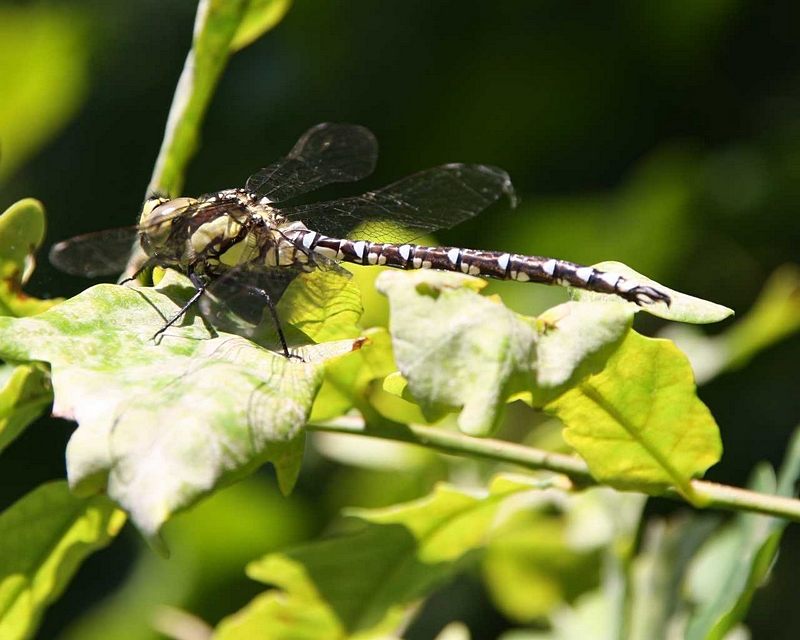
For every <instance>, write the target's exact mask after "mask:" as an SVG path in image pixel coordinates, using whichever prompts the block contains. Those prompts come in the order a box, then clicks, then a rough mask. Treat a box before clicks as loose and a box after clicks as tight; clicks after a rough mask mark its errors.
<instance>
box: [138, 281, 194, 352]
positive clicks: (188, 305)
mask: <svg viewBox="0 0 800 640" xmlns="http://www.w3.org/2000/svg"><path fill="white" fill-rule="evenodd" d="M189 279H190V280H191V281H192V284H193V285H194V286H195V288H196V289H197V291H195V292H194V294H193V295H192V297H191V298H189V300H188V301H187V302H186V304H185V305H183V306H182V307H181V310H180V311H178V313H176V314H175V315H174V316H172V317H171V318H170V319H169V320H167V323H166V324H165V325H164V326H163V327H161V328H160V329H159V330H158V331H156V332H155V333H154V334H153V337H152V338H150V339H151V340H155V339H156V338H158V336H160V335H161V334H162V333H164V332H165V331H166V330H167V329H169V328H170V327H171V326H172V325H173V324H175V323H176V322H177V321H178V320H180V319H181V318H182V317H183V316H184V315H186V312H187V311H188V310H189V309H190V308H191V306H192V305H193V304H194V303H195V302H197V301H198V300H199V299H200V296H202V295H203V294H204V293H205V292H206V286H205V285H204V284H203V283H202V282H201V281H200V278H198V277H197V276H196V275H195V274H193V273H191V274H189Z"/></svg>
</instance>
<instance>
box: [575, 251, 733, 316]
mask: <svg viewBox="0 0 800 640" xmlns="http://www.w3.org/2000/svg"><path fill="white" fill-rule="evenodd" d="M592 266H593V267H594V268H595V269H600V270H601V271H610V272H612V273H617V274H619V275H622V276H625V277H626V278H629V279H630V280H633V281H635V282H638V283H640V284H645V285H650V286H652V287H654V288H656V289H658V290H659V291H664V292H666V293H668V294H669V296H670V300H671V301H670V305H669V306H667V305H665V304H662V303H656V304H647V305H644V306H641V307H640V306H638V305H637V304H635V303H633V302H629V303H628V304H629V305H630V306H631V308H632V309H634V310H635V311H646V312H647V313H649V314H650V315H654V316H658V317H659V318H664V319H665V320H674V321H675V322H688V323H690V324H709V323H712V322H720V321H721V320H724V319H725V318H727V317H729V316H732V315H733V309H728V307H723V306H722V305H720V304H715V303H714V302H709V301H708V300H703V299H701V298H695V297H693V296H689V295H686V294H685V293H680V292H679V291H675V290H673V289H670V288H669V287H665V286H664V285H662V284H660V283H658V282H656V281H655V280H651V279H650V278H647V277H645V276H643V275H642V274H640V273H637V272H636V271H634V270H633V269H631V268H630V267H628V266H626V265H624V264H622V263H621V262H613V261H608V262H600V263H598V264H595V265H592ZM569 294H570V297H571V298H572V299H573V300H619V296H615V295H611V294H604V293H595V292H593V291H585V290H583V289H573V288H570V289H569Z"/></svg>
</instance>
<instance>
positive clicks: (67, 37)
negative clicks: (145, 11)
mask: <svg viewBox="0 0 800 640" xmlns="http://www.w3.org/2000/svg"><path fill="white" fill-rule="evenodd" d="M89 15H90V14H89V12H88V11H87V10H86V8H84V7H75V6H72V7H54V6H47V5H45V4H42V3H36V4H30V5H27V6H25V5H2V4H0V42H2V43H3V44H2V46H0V78H2V79H3V99H2V100H0V145H2V146H1V147H0V149H1V150H2V156H1V159H0V183H2V181H4V180H7V179H8V177H9V176H12V175H13V174H14V172H15V171H16V170H17V169H19V168H20V167H21V166H23V165H24V164H25V163H26V162H27V161H28V160H29V159H30V158H31V156H33V155H34V154H35V153H37V152H38V151H39V150H40V149H41V148H42V147H43V146H44V145H46V144H47V143H48V142H50V141H51V140H52V138H53V137H54V136H55V135H56V134H57V133H58V132H59V130H60V129H61V128H62V127H64V126H65V125H66V124H67V123H68V122H69V121H70V120H71V119H72V118H73V117H74V116H75V114H76V113H77V112H78V110H79V109H80V107H81V105H82V103H83V101H84V100H85V99H86V97H87V94H88V92H89V85H90V78H89V57H90V56H91V54H92V41H91V39H90V38H89V35H90V34H91V33H92V32H93V31H94V29H95V28H96V27H97V25H96V24H91V21H90V20H89Z"/></svg>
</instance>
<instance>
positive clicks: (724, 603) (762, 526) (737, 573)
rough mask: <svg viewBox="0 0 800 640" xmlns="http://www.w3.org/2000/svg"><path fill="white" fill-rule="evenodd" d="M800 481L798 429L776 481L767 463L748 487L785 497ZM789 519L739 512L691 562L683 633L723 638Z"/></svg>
mask: <svg viewBox="0 0 800 640" xmlns="http://www.w3.org/2000/svg"><path fill="white" fill-rule="evenodd" d="M798 479H800V429H798V430H796V431H795V434H794V436H793V438H792V442H791V443H790V445H789V448H788V449H787V453H786V457H785V458H784V461H783V465H782V466H781V470H780V473H779V475H778V479H777V481H776V479H775V472H774V471H773V470H772V467H770V466H769V465H768V464H766V463H765V464H761V465H759V466H757V467H756V469H755V470H754V472H753V474H752V477H751V480H750V483H749V485H748V486H749V488H750V489H751V490H753V491H758V492H761V493H768V494H776V495H780V496H784V497H794V496H796V495H797V489H796V486H797V481H798ZM787 524H788V522H787V521H786V520H782V519H780V518H775V517H771V516H761V515H756V514H752V513H739V514H737V515H736V517H735V519H734V520H733V522H731V524H730V525H729V526H728V527H726V528H725V529H723V530H722V531H721V532H720V533H719V534H718V535H717V536H715V538H713V539H712V540H711V541H710V542H709V543H708V544H707V545H706V546H705V547H704V548H703V550H702V551H701V553H700V554H699V555H698V557H697V558H695V560H694V561H693V566H692V567H691V568H690V573H689V578H688V582H689V591H690V594H691V597H692V600H693V601H694V602H695V603H697V606H696V607H695V609H694V610H693V612H692V615H691V617H690V619H689V623H688V629H687V631H686V635H685V637H686V638H688V639H689V640H700V639H701V638H702V639H706V638H711V639H718V638H723V637H725V634H726V633H727V632H728V631H730V630H731V629H733V628H734V627H735V626H736V624H738V623H739V622H740V621H741V620H742V619H743V618H744V615H745V614H746V613H747V609H748V607H749V605H750V601H751V600H752V598H753V595H754V593H755V591H756V589H757V588H758V587H759V586H761V584H762V582H763V581H764V580H765V578H766V576H767V574H768V573H769V570H770V568H771V567H772V564H773V562H774V560H775V557H776V555H777V553H778V545H779V544H780V540H781V536H782V535H783V530H784V529H785V528H786V525H787Z"/></svg>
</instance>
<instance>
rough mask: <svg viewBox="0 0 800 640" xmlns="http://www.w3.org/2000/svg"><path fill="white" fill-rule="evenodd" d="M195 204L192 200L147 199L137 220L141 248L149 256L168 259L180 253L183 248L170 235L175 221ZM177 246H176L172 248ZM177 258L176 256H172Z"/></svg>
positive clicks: (154, 197) (172, 235)
mask: <svg viewBox="0 0 800 640" xmlns="http://www.w3.org/2000/svg"><path fill="white" fill-rule="evenodd" d="M196 202H197V200H195V199H194V198H172V199H170V198H164V197H161V196H152V197H150V198H148V199H147V201H146V202H145V203H144V208H143V209H142V215H141V217H140V218H139V229H140V230H141V241H142V248H143V249H144V250H145V252H146V253H147V254H148V255H150V256H154V255H158V256H161V257H164V258H166V259H170V257H172V256H171V254H172V253H175V252H181V251H182V250H183V246H182V245H181V243H179V242H176V241H175V239H174V234H173V233H172V231H173V228H174V223H175V220H177V219H179V218H180V217H181V215H182V214H183V213H184V212H185V211H186V210H187V209H188V208H189V207H191V206H192V205H194V204H195V203H196ZM172 245H177V246H174V247H173V246H172ZM174 257H177V256H174Z"/></svg>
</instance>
